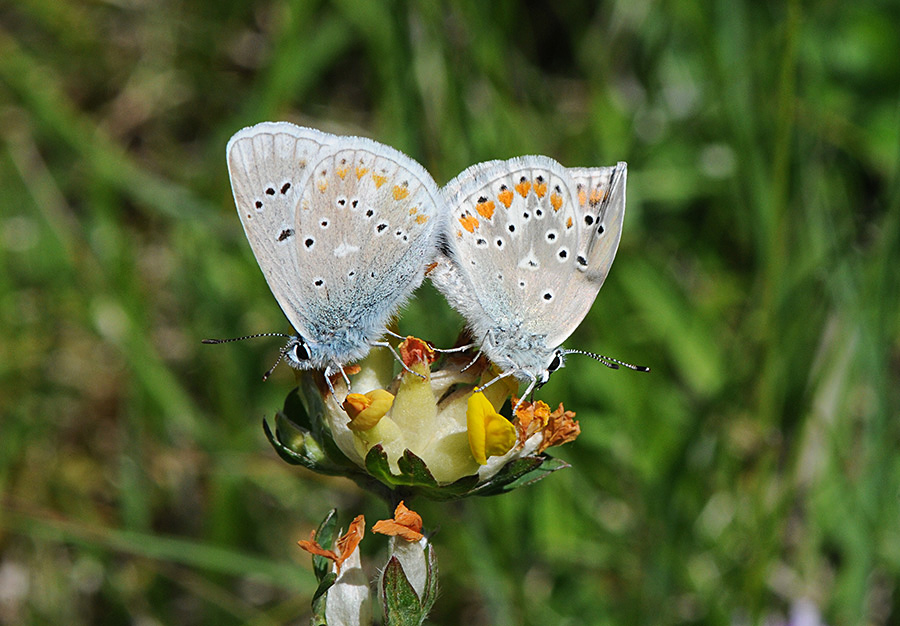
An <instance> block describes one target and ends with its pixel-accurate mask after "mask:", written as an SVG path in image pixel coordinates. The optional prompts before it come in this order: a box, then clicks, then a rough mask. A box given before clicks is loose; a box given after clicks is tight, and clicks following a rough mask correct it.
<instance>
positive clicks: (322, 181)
mask: <svg viewBox="0 0 900 626" xmlns="http://www.w3.org/2000/svg"><path fill="white" fill-rule="evenodd" d="M316 187H318V188H319V191H321V192H322V193H325V190H326V189H328V179H326V178H320V179H319V182H318V183H316Z"/></svg>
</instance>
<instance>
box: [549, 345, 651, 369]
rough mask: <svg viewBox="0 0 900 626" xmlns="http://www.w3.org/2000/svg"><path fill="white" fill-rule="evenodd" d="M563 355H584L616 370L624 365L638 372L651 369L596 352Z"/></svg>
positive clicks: (568, 352) (574, 351)
mask: <svg viewBox="0 0 900 626" xmlns="http://www.w3.org/2000/svg"><path fill="white" fill-rule="evenodd" d="M563 354H584V355H586V356H589V357H591V358H592V359H595V360H597V361H600V362H601V363H603V365H605V366H606V367H608V368H610V369H614V370H617V369H619V366H620V365H622V366H623V367H627V368H628V369H630V370H634V371H636V372H649V371H650V368H649V367H647V366H646V365H634V364H633V363H626V362H625V361H620V360H619V359H614V358H612V357H611V356H604V355H602V354H596V353H595V352H586V351H585V350H565V351H564V352H563Z"/></svg>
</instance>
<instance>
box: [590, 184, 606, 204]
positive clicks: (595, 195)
mask: <svg viewBox="0 0 900 626" xmlns="http://www.w3.org/2000/svg"><path fill="white" fill-rule="evenodd" d="M605 196H606V192H605V191H603V190H602V189H600V187H597V188H596V189H594V190H593V191H591V196H590V198H588V200H590V203H591V206H594V205H596V204H599V203H600V201H601V200H603V198H604V197H605Z"/></svg>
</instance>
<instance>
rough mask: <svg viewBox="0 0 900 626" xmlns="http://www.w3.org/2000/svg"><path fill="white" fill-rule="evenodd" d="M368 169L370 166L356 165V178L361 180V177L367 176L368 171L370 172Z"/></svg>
mask: <svg viewBox="0 0 900 626" xmlns="http://www.w3.org/2000/svg"><path fill="white" fill-rule="evenodd" d="M368 171H369V168H368V167H363V166H362V165H358V166H357V167H356V179H357V180H359V179H360V178H362V177H363V176H365V175H366V172H368Z"/></svg>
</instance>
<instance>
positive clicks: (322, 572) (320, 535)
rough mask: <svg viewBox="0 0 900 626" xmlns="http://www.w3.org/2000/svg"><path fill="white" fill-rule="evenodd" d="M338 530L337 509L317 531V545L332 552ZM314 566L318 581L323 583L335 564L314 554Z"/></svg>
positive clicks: (325, 519) (327, 516) (328, 514)
mask: <svg viewBox="0 0 900 626" xmlns="http://www.w3.org/2000/svg"><path fill="white" fill-rule="evenodd" d="M337 530H338V526H337V509H331V510H330V511H328V513H327V514H326V515H325V518H324V519H323V520H322V523H321V524H319V527H318V528H317V529H316V543H318V544H319V545H320V546H322V548H324V549H325V550H331V546H333V545H334V541H335V538H336V535H337ZM312 564H313V573H314V574H315V575H316V580H318V581H319V582H320V583H321V582H322V581H323V580H325V577H326V576H327V575H328V574H330V573H331V566H332V565H333V562H332V560H331V559H329V558H326V557H324V556H320V555H318V554H314V555H312ZM332 583H334V581H332Z"/></svg>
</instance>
